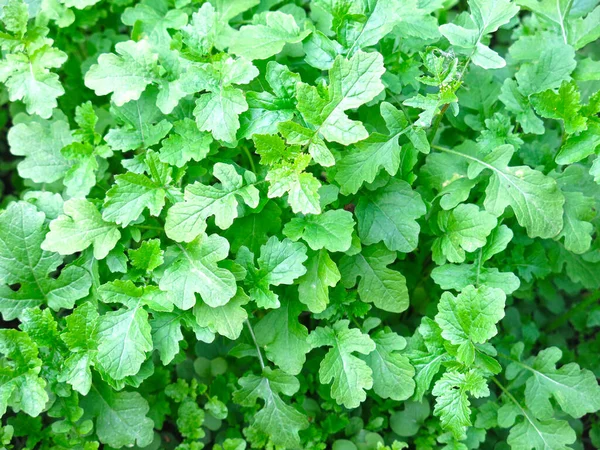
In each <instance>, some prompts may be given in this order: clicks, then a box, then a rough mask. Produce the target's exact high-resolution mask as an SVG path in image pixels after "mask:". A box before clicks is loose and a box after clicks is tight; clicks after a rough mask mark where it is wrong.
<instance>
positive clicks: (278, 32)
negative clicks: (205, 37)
mask: <svg viewBox="0 0 600 450" xmlns="http://www.w3.org/2000/svg"><path fill="white" fill-rule="evenodd" d="M309 34H310V30H304V31H300V28H299V27H298V25H297V24H296V21H295V20H294V17H293V16H291V15H289V14H284V13H282V12H280V11H273V12H267V13H265V14H264V16H259V17H258V19H255V24H254V25H244V26H243V27H241V28H240V30H239V32H238V33H237V34H236V35H235V37H234V38H233V41H232V43H231V45H230V47H229V50H230V51H231V52H233V53H235V54H236V55H239V56H243V57H244V58H248V59H249V60H253V59H267V58H269V57H271V56H273V55H276V54H277V53H279V52H281V50H282V49H283V46H284V45H285V44H295V43H297V42H300V41H302V40H303V39H304V38H305V37H306V36H308V35H309Z"/></svg>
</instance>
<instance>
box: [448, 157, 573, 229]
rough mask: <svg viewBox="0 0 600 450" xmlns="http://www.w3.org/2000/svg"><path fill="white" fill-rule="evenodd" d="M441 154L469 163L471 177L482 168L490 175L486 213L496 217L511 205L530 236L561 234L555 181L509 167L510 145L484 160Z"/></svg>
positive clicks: (561, 200) (560, 208) (522, 168)
mask: <svg viewBox="0 0 600 450" xmlns="http://www.w3.org/2000/svg"><path fill="white" fill-rule="evenodd" d="M444 151H445V152H448V153H451V154H454V155H457V156H462V157H464V158H466V159H467V160H469V161H471V166H470V168H469V175H470V177H471V178H473V177H475V176H476V175H478V174H479V173H480V172H481V170H484V169H489V170H490V171H491V172H492V176H491V178H490V181H489V183H488V186H487V188H486V191H485V192H486V198H485V201H484V207H485V209H486V211H488V212H490V213H492V214H494V215H495V216H499V215H500V214H502V213H503V212H504V210H505V209H506V207H507V206H509V205H510V206H511V208H512V209H513V211H514V213H515V215H516V216H517V221H518V222H519V224H520V225H521V226H523V227H525V229H526V230H527V234H528V235H529V237H541V238H550V237H554V236H556V235H557V234H558V233H559V232H560V230H561V229H562V227H563V221H562V213H563V204H564V201H565V198H564V196H563V195H562V193H561V192H560V190H559V189H558V186H557V184H556V182H555V181H554V180H553V179H552V178H550V177H547V176H545V175H544V174H543V173H541V172H538V171H537V170H534V169H532V168H530V167H529V166H508V162H509V161H510V159H511V157H512V155H513V153H514V149H513V147H512V146H511V145H501V146H500V147H498V148H497V149H495V150H494V151H492V152H491V153H489V154H487V155H485V156H483V157H477V156H471V155H468V154H466V153H462V152H459V151H455V150H449V149H444Z"/></svg>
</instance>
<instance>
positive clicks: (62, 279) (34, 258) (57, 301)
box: [0, 202, 92, 320]
mask: <svg viewBox="0 0 600 450" xmlns="http://www.w3.org/2000/svg"><path fill="white" fill-rule="evenodd" d="M44 219H45V217H44V213H42V212H38V211H37V210H36V208H35V207H34V206H33V205H31V204H30V203H27V202H15V203H11V204H10V206H9V207H8V208H7V209H6V211H4V212H3V213H2V214H1V215H0V313H2V316H3V317H4V320H13V319H15V318H17V317H20V316H21V314H22V313H23V311H24V310H25V309H26V308H30V307H34V306H38V305H42V304H47V305H48V306H49V307H50V308H52V309H54V310H59V309H60V308H72V307H73V305H74V304H75V301H77V300H79V299H80V298H82V297H85V296H86V295H87V293H88V291H89V288H90V286H91V284H92V281H91V279H90V276H89V274H88V273H87V272H86V271H85V270H84V269H82V268H81V267H77V266H67V267H66V268H64V269H62V270H61V273H60V275H59V276H58V277H56V278H54V277H50V276H49V274H50V273H51V272H54V271H55V270H56V269H57V268H58V267H59V266H60V264H61V263H62V261H63V258H62V257H61V256H60V255H58V254H56V253H53V252H50V251H45V250H42V249H41V248H40V245H41V243H42V242H43V240H44V236H45V234H46V232H47V230H48V227H47V225H46V224H45V221H44ZM14 284H20V285H21V286H20V289H18V290H13V289H11V288H10V287H9V286H10V285H14Z"/></svg>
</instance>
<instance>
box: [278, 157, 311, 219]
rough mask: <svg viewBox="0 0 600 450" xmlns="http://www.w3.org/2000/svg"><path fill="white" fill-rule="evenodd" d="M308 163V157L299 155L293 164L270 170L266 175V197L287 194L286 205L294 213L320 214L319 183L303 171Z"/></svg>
mask: <svg viewBox="0 0 600 450" xmlns="http://www.w3.org/2000/svg"><path fill="white" fill-rule="evenodd" d="M309 162H310V156H309V155H300V156H299V157H298V158H296V160H295V162H294V164H292V165H283V166H282V167H277V168H275V169H272V170H270V171H269V173H268V174H267V181H269V182H270V183H271V184H270V186H269V192H268V194H267V195H268V197H269V198H276V197H281V196H283V195H284V194H286V193H287V194H288V203H289V204H290V206H291V207H292V211H293V212H294V213H299V212H300V213H302V214H320V213H321V205H320V204H319V192H318V191H319V188H320V187H321V183H319V181H318V180H317V179H316V178H315V177H314V176H313V175H312V174H310V173H306V172H304V169H306V167H307V166H308V163H309Z"/></svg>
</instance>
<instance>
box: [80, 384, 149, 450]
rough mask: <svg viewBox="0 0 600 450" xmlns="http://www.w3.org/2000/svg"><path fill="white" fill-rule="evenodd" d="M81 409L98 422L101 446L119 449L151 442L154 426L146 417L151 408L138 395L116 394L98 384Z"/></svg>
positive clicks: (136, 393) (93, 387)
mask: <svg viewBox="0 0 600 450" xmlns="http://www.w3.org/2000/svg"><path fill="white" fill-rule="evenodd" d="M82 406H83V408H84V409H85V410H86V411H87V412H89V414H91V415H92V417H94V418H95V421H96V433H97V434H98V439H99V440H100V442H102V443H104V444H106V445H110V446H111V447H116V448H119V447H123V446H133V445H136V444H137V445H138V446H140V447H145V446H147V445H150V443H151V442H152V439H153V436H154V433H153V428H154V425H153V423H152V420H151V419H150V418H148V417H147V416H146V415H147V414H148V411H149V409H150V408H149V406H148V402H147V401H146V400H145V399H144V398H143V397H142V396H141V395H140V394H139V393H138V392H127V391H122V392H115V391H113V390H112V389H111V388H110V387H109V386H108V385H106V384H104V383H102V382H100V381H98V380H96V381H94V384H93V385H92V390H91V391H90V393H89V394H88V395H87V396H86V397H85V398H84V399H83V400H82Z"/></svg>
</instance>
